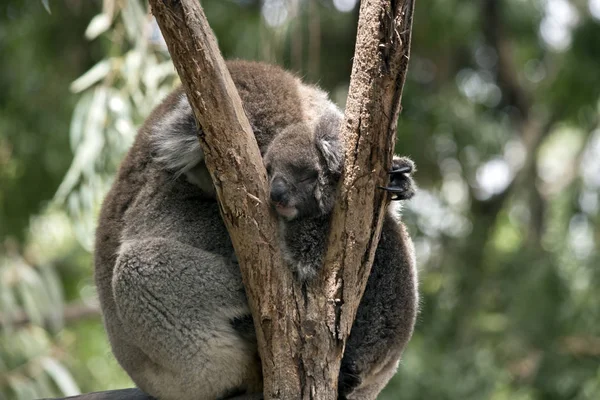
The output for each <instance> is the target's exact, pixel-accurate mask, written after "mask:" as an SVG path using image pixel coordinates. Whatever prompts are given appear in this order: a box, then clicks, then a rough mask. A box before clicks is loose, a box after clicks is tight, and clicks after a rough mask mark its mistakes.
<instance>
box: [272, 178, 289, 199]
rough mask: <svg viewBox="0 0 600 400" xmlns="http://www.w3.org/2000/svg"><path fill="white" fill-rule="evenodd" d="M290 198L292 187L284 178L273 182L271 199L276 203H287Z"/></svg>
mask: <svg viewBox="0 0 600 400" xmlns="http://www.w3.org/2000/svg"><path fill="white" fill-rule="evenodd" d="M289 200H290V188H289V186H288V184H287V183H286V182H285V181H284V180H283V179H282V178H275V179H273V182H271V201H272V202H273V203H275V204H282V205H286V204H287V203H288V201H289Z"/></svg>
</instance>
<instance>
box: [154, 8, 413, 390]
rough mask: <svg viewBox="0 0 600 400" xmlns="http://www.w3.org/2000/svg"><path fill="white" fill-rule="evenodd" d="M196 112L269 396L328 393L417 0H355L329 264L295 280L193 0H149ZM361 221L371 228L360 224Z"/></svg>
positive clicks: (361, 278)
mask: <svg viewBox="0 0 600 400" xmlns="http://www.w3.org/2000/svg"><path fill="white" fill-rule="evenodd" d="M150 4H151V6H152V11H153V13H154V15H155V17H156V20H157V22H158V24H159V26H160V29H161V31H162V33H163V36H164V38H165V41H166V42H167V45H168V48H169V52H170V53H171V56H172V58H173V62H174V64H175V67H176V68H177V71H178V73H179V76H180V77H181V81H182V83H183V86H184V88H185V91H186V93H187V96H188V99H189V101H190V104H191V105H192V108H193V109H194V113H195V115H196V118H197V120H198V122H199V124H200V126H201V127H202V135H201V137H200V138H199V139H200V143H201V146H202V149H203V151H204V154H205V158H206V164H207V167H208V169H209V171H210V172H211V176H212V179H213V182H214V185H215V188H216V192H217V197H218V200H219V203H220V205H221V214H222V217H223V220H224V221H225V224H226V226H227V229H228V231H229V234H230V236H231V239H232V242H233V245H234V248H235V251H236V254H237V256H238V260H239V262H240V267H241V270H242V276H243V280H244V285H245V287H246V293H247V295H248V300H249V303H250V308H251V310H252V315H253V318H254V324H255V328H256V334H257V338H258V344H259V351H260V355H261V360H262V368H263V376H264V393H265V398H267V399H300V398H301V399H323V400H327V399H336V398H337V377H338V373H339V367H340V362H341V358H342V355H343V351H344V345H345V342H346V339H347V337H348V335H349V333H350V328H351V326H352V322H353V320H354V316H355V314H356V309H357V307H358V304H359V301H360V297H361V296H362V293H363V291H364V288H365V285H366V282H367V278H368V276H369V271H370V268H371V264H372V262H373V257H374V253H375V248H376V246H377V242H378V240H379V234H380V230H381V224H382V220H383V218H382V217H383V211H384V209H385V206H386V205H387V198H386V196H385V193H384V192H382V191H379V190H378V189H377V188H378V186H385V183H386V180H387V179H388V178H387V174H386V172H387V168H388V167H389V166H390V165H391V157H392V151H393V148H394V141H395V134H396V123H397V117H398V114H399V111H400V97H401V94H402V87H403V84H404V80H405V76H406V70H407V66H408V57H409V49H410V46H409V44H410V31H411V24H412V12H413V1H411V0H404V1H400V0H397V1H393V0H392V1H390V0H387V1H385V0H363V1H362V2H361V8H360V20H359V27H358V37H357V41H356V50H355V57H354V65H353V70H352V78H351V83H350V93H349V96H348V102H347V107H346V115H345V124H344V127H343V133H344V135H345V137H346V166H345V172H344V175H343V179H342V180H341V182H340V188H339V193H340V195H339V199H338V203H337V206H336V208H335V212H334V215H333V216H332V218H333V222H332V230H331V234H330V240H329V247H328V253H327V257H326V263H325V264H326V265H325V266H324V268H323V270H322V273H321V274H320V276H319V278H318V279H315V280H314V281H313V282H310V283H309V284H308V287H307V288H301V287H300V285H299V284H298V283H297V282H295V281H294V279H293V277H292V274H291V272H290V270H289V269H288V268H285V266H284V264H283V262H282V259H281V255H280V254H279V248H278V247H277V246H273V245H272V243H277V241H276V236H277V229H276V217H275V216H274V214H273V213H272V212H271V210H270V208H269V198H268V195H267V194H268V188H267V181H266V173H265V170H264V168H263V164H262V159H261V156H260V152H259V150H258V146H257V144H256V141H255V139H254V135H253V133H252V130H251V128H250V125H249V123H248V120H247V118H246V116H245V114H244V112H243V109H242V104H241V101H240V98H239V95H238V93H237V91H236V89H235V86H234V84H233V82H232V80H231V77H230V75H229V72H228V71H227V68H226V66H225V63H224V61H223V59H222V57H221V54H220V52H219V49H218V47H217V44H216V40H215V38H214V36H213V33H212V31H211V29H210V27H209V25H208V22H207V20H206V17H205V16H204V13H203V11H202V9H201V6H200V4H199V3H198V1H197V0H180V1H175V0H150ZM365 227H367V228H365Z"/></svg>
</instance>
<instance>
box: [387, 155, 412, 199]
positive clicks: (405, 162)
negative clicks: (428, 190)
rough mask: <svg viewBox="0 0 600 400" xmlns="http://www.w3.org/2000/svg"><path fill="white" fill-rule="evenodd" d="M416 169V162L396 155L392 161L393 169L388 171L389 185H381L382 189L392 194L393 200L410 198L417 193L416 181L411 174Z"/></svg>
mask: <svg viewBox="0 0 600 400" xmlns="http://www.w3.org/2000/svg"><path fill="white" fill-rule="evenodd" d="M414 170H415V165H414V163H413V162H412V161H411V160H410V159H408V158H404V157H396V158H394V160H393V162H392V169H391V170H390V171H389V172H388V174H389V175H390V183H389V185H388V186H385V187H383V186H380V187H379V188H380V189H383V190H385V191H388V192H390V193H391V194H392V201H397V200H408V199H410V198H411V197H413V196H414V195H415V187H414V182H413V180H412V178H411V176H410V175H411V174H412V173H413V172H414Z"/></svg>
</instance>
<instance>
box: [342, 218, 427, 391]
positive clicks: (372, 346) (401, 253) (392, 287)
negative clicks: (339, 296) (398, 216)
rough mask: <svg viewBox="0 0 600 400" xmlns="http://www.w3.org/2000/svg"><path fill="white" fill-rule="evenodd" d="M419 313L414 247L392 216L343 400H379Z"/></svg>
mask: <svg viewBox="0 0 600 400" xmlns="http://www.w3.org/2000/svg"><path fill="white" fill-rule="evenodd" d="M416 313H417V280H416V269H415V259H414V251H413V246H412V242H411V240H410V237H409V236H408V233H407V232H406V230H405V227H404V225H402V224H400V223H399V222H397V221H396V220H394V218H393V217H392V216H391V215H390V214H389V213H388V214H387V215H386V217H385V220H384V224H383V228H382V233H381V239H380V241H379V245H378V247H377V251H376V253H375V260H374V263H373V268H372V270H371V275H370V276H369V280H368V282H367V287H366V289H365V293H364V295H363V298H362V300H361V303H360V305H359V307H358V311H357V315H356V320H355V321H354V324H353V326H352V331H351V332H350V337H349V338H348V343H347V345H346V351H345V353H344V358H343V359H342V367H341V371H340V381H339V392H340V396H339V398H340V399H352V400H355V399H356V400H358V399H361V400H370V399H376V398H377V395H378V394H379V392H380V391H381V390H382V389H383V388H384V387H385V385H386V384H387V383H388V381H389V380H390V379H391V378H392V376H393V375H394V373H395V371H396V368H397V366H398V362H399V360H400V356H401V355H402V350H403V349H404V346H405V345H406V343H407V342H408V340H409V339H410V337H411V335H412V332H413V328H414V324H415V319H416Z"/></svg>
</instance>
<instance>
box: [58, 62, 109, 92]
mask: <svg viewBox="0 0 600 400" xmlns="http://www.w3.org/2000/svg"><path fill="white" fill-rule="evenodd" d="M112 65H113V60H112V59H105V60H102V61H100V62H99V63H97V64H96V65H94V66H93V67H92V68H90V69H89V70H88V71H87V72H86V73H85V74H83V75H81V76H80V77H79V78H77V79H75V80H74V81H73V82H72V83H71V86H70V87H69V89H70V90H71V92H73V93H79V92H82V91H84V90H85V89H88V88H89V87H91V86H92V85H94V84H96V83H98V82H99V81H101V80H102V79H104V78H105V77H106V76H107V75H108V73H109V72H110V71H111V68H112Z"/></svg>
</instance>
